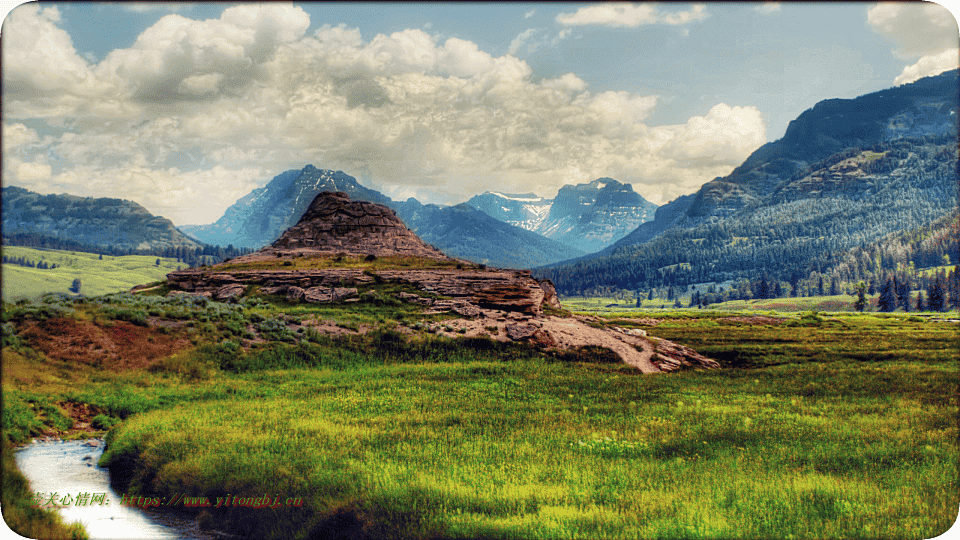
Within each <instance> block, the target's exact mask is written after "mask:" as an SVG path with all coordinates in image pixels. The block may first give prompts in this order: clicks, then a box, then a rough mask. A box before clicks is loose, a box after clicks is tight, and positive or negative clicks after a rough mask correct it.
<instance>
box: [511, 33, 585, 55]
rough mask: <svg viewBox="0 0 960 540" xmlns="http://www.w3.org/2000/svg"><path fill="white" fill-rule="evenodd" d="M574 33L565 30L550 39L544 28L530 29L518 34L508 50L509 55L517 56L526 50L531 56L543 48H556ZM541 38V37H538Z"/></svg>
mask: <svg viewBox="0 0 960 540" xmlns="http://www.w3.org/2000/svg"><path fill="white" fill-rule="evenodd" d="M572 32H573V30H572V29H571V28H564V29H562V30H560V31H559V32H557V34H556V35H554V36H553V37H550V36H549V35H548V34H546V33H545V32H544V29H543V28H528V29H526V30H524V31H523V32H520V33H519V34H517V37H515V38H513V41H511V42H510V46H509V47H508V48H507V54H517V53H519V52H520V51H521V49H524V48H525V52H526V54H531V53H533V52H535V51H537V50H538V49H540V48H542V47H548V46H549V47H556V46H557V44H558V43H560V42H561V41H562V40H564V39H566V38H567V37H569V36H570V34H571V33H572ZM538 36H539V37H538Z"/></svg>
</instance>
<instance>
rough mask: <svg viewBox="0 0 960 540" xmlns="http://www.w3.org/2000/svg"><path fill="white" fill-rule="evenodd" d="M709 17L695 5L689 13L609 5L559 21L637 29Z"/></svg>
mask: <svg viewBox="0 0 960 540" xmlns="http://www.w3.org/2000/svg"><path fill="white" fill-rule="evenodd" d="M707 17H709V14H708V13H707V11H706V7H705V6H704V5H703V4H695V5H694V6H692V7H691V8H690V9H689V10H687V11H677V12H667V13H664V12H661V11H660V10H659V9H658V6H657V5H656V4H652V3H642V4H629V3H607V4H596V5H593V6H587V7H583V8H580V9H578V10H577V11H576V12H574V13H560V14H559V15H557V17H556V21H557V22H558V23H560V24H563V25H568V26H582V25H588V24H599V25H603V26H615V27H627V28H636V27H638V26H643V25H647V24H669V25H680V24H686V23H689V22H695V21H700V20H703V19H705V18H707Z"/></svg>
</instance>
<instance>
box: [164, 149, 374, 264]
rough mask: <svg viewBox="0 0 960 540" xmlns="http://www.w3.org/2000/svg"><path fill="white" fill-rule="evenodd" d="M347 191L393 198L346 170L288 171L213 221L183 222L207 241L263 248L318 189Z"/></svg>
mask: <svg viewBox="0 0 960 540" xmlns="http://www.w3.org/2000/svg"><path fill="white" fill-rule="evenodd" d="M327 191H334V192H344V193H347V194H348V195H349V196H350V198H352V199H357V200H362V201H368V202H374V203H378V204H387V203H389V202H390V199H388V198H387V197H385V196H383V195H382V194H381V193H379V192H377V191H374V190H372V189H367V188H365V187H363V186H361V185H360V184H359V183H357V180H356V179H355V178H353V177H352V176H350V175H347V174H345V173H344V172H343V171H330V170H322V169H317V168H316V167H314V166H313V165H307V166H306V167H304V168H303V169H302V170H291V171H286V172H284V173H282V174H280V175H278V176H276V177H275V178H274V179H273V180H271V181H270V182H269V183H268V184H267V185H266V186H264V187H262V188H259V189H255V190H253V191H251V192H250V193H248V194H247V195H245V196H244V197H242V198H241V199H239V200H238V201H237V202H236V203H234V204H233V205H232V206H231V207H230V208H228V209H227V211H226V212H224V214H223V216H222V217H221V218H220V219H218V220H217V221H216V222H214V223H212V224H210V225H184V226H183V227H181V229H183V231H184V232H186V233H187V234H190V235H192V236H194V237H196V238H198V239H200V240H202V241H204V242H208V243H210V244H217V245H221V246H222V245H227V244H233V245H234V246H235V247H247V248H260V247H262V246H264V245H266V244H269V243H271V242H273V241H274V240H276V239H277V238H278V237H279V236H280V234H281V233H283V231H285V230H287V229H288V228H289V227H291V226H292V225H294V224H296V222H297V219H299V217H300V216H301V215H303V213H304V212H305V211H306V209H307V207H308V206H309V205H310V203H311V202H312V201H313V199H314V197H316V196H317V194H318V193H321V192H327Z"/></svg>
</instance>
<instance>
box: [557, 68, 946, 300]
mask: <svg viewBox="0 0 960 540" xmlns="http://www.w3.org/2000/svg"><path fill="white" fill-rule="evenodd" d="M957 109H958V73H957V71H952V72H947V73H944V74H941V75H938V76H936V77H928V78H926V79H921V80H919V81H917V82H915V83H912V84H908V85H904V86H900V87H897V88H892V89H888V90H883V91H881V92H876V93H873V94H868V95H865V96H861V97H858V98H855V99H844V100H839V99H835V100H827V101H824V102H821V103H818V104H817V105H816V106H814V107H813V108H812V109H809V110H807V111H805V112H804V113H802V114H801V115H800V116H799V117H798V118H797V119H796V120H794V121H793V122H791V123H790V125H789V127H788V129H787V131H786V134H785V135H784V137H783V138H782V139H780V140H778V141H775V142H772V143H768V144H766V145H764V146H762V147H761V148H759V149H758V150H757V151H755V152H754V153H753V154H752V155H751V156H750V157H748V158H747V160H746V161H744V163H743V164H742V165H740V166H739V167H737V169H735V170H734V171H733V172H732V173H731V174H729V175H728V176H726V177H723V178H717V179H714V180H713V181H711V182H708V183H706V184H705V185H704V186H702V187H701V188H700V189H699V190H698V191H697V192H696V193H693V194H691V195H689V196H685V197H681V198H678V199H677V200H675V201H673V202H671V203H668V204H667V205H664V206H663V207H661V208H659V209H658V211H657V213H656V215H655V217H654V220H653V221H651V222H647V223H644V224H642V225H640V226H639V227H638V228H637V229H636V230H634V231H633V232H631V233H630V234H628V235H626V236H625V237H624V238H622V239H621V240H619V241H618V242H616V243H615V244H614V245H613V246H611V247H609V248H607V249H605V250H603V251H601V252H599V253H596V254H594V255H590V256H587V257H584V258H582V259H580V260H578V261H568V262H565V263H557V264H555V265H553V268H549V269H544V270H543V271H542V272H541V275H542V277H548V278H550V279H552V280H554V282H555V283H556V285H557V290H558V291H559V292H563V293H567V294H573V293H579V292H584V291H588V290H592V289H594V288H597V287H611V286H612V287H619V288H626V289H632V288H636V287H646V286H650V285H659V284H674V283H676V284H687V283H696V282H706V281H721V280H724V279H731V278H737V277H747V278H753V277H756V276H757V275H760V274H764V273H766V274H769V275H771V276H774V277H776V276H780V277H783V276H785V275H786V276H787V277H789V275H790V274H792V273H795V272H808V271H809V270H810V269H809V264H810V261H812V260H814V259H817V260H819V257H820V256H821V255H823V254H824V253H828V252H833V251H842V250H848V249H852V248H854V247H857V246H861V245H865V244H866V243H869V242H872V241H876V240H878V239H879V238H881V237H883V236H885V235H887V234H890V233H892V232H895V231H899V230H903V229H907V228H914V227H921V226H923V225H925V224H928V223H930V222H932V221H933V220H935V219H938V218H940V217H942V216H944V215H946V214H947V213H949V212H950V211H951V210H953V209H954V208H956V206H957V203H958V194H957V190H958V175H957V163H958V156H957V127H958V126H957ZM815 269H816V268H814V270H815Z"/></svg>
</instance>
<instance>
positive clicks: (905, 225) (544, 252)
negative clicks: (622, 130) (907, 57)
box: [3, 70, 960, 294]
mask: <svg viewBox="0 0 960 540" xmlns="http://www.w3.org/2000/svg"><path fill="white" fill-rule="evenodd" d="M958 88H960V85H958V71H956V70H954V71H950V72H946V73H943V74H941V75H938V76H935V77H928V78H925V79H921V80H919V81H916V82H914V83H911V84H907V85H903V86H899V87H896V88H891V89H887V90H883V91H880V92H875V93H872V94H867V95H864V96H860V97H858V98H855V99H831V100H826V101H823V102H820V103H818V104H816V105H815V106H814V107H812V108H810V109H809V110H807V111H805V112H804V113H802V114H801V115H800V116H799V117H798V118H797V119H795V120H794V121H792V122H791V123H790V125H789V126H788V128H787V130H786V132H785V134H784V137H783V138H781V139H780V140H777V141H774V142H771V143H768V144H765V145H764V146H762V147H760V148H759V149H757V150H756V151H755V152H753V154H751V155H750V156H749V157H748V158H747V159H746V160H745V161H744V162H743V164H741V165H740V166H739V167H737V168H736V169H735V170H733V171H732V172H731V173H730V174H729V175H727V176H725V177H719V178H716V179H714V180H712V181H710V182H707V183H706V184H704V185H703V186H702V187H701V188H700V189H699V190H697V191H696V192H695V193H691V194H689V195H684V196H681V197H678V198H677V199H675V200H673V201H671V202H669V203H667V204H665V205H663V206H661V207H659V208H658V207H656V206H655V205H653V204H651V203H649V202H648V201H646V200H644V199H643V198H642V197H641V196H640V195H639V194H637V193H635V192H634V191H633V188H632V186H630V185H629V184H623V183H620V182H618V181H616V180H614V179H611V178H599V179H597V180H594V181H592V182H590V183H587V184H580V185H575V186H571V185H567V186H564V187H563V188H561V189H560V190H559V192H558V193H557V196H556V197H555V198H553V199H547V198H543V197H539V196H537V195H535V194H529V193H528V194H508V193H502V192H486V193H483V194H481V195H477V196H474V197H472V198H470V199H469V200H467V201H466V202H465V203H463V204H459V205H455V206H450V207H444V206H438V205H432V204H427V205H424V204H421V203H420V202H419V201H417V200H416V199H408V200H407V201H403V202H397V201H393V200H391V199H390V198H389V197H386V196H385V195H383V194H381V193H379V192H377V191H375V190H372V189H369V188H366V187H364V186H362V185H360V184H359V183H358V182H357V181H356V179H355V178H353V177H351V176H349V175H348V174H346V173H344V172H342V171H331V170H323V169H318V168H316V167H314V166H312V165H307V166H306V167H304V168H303V169H294V170H290V171H286V172H284V173H281V174H279V175H278V176H276V177H275V178H273V179H272V180H271V181H270V182H268V183H267V184H266V185H265V186H264V187H262V188H259V189H255V190H253V191H252V192H251V193H249V194H248V195H246V196H244V197H242V198H241V199H239V200H238V201H237V202H236V203H235V204H234V205H232V206H231V207H230V208H228V209H227V210H226V212H225V213H224V214H223V216H222V217H221V218H220V219H218V220H217V221H216V222H214V223H212V224H209V225H186V226H182V227H181V228H180V229H181V230H182V231H183V233H186V235H184V234H183V233H181V232H180V231H178V230H177V228H175V227H174V226H173V224H172V223H171V222H170V221H169V220H167V219H165V218H162V217H158V216H152V215H150V213H149V212H147V211H146V210H145V209H144V208H143V207H141V206H140V205H137V204H136V203H132V202H130V201H122V200H120V199H91V198H82V197H74V196H70V195H39V194H36V193H33V192H30V191H27V190H25V189H22V188H15V187H7V188H4V190H3V227H4V239H5V242H8V241H9V239H10V238H11V237H12V236H11V235H13V234H34V235H49V236H58V237H61V238H65V239H68V240H69V241H74V242H77V243H79V244H82V245H84V246H87V245H89V246H104V245H111V246H120V247H124V246H126V247H127V249H145V248H146V249H150V248H155V249H170V248H176V247H179V246H184V247H188V248H195V247H197V246H199V245H201V242H207V243H209V244H217V245H220V246H224V245H227V244H232V246H233V247H234V248H259V247H261V246H264V245H267V244H269V243H271V242H272V241H274V240H275V239H276V238H278V237H279V236H280V235H281V234H282V232H283V231H284V230H286V229H287V228H288V227H290V226H292V225H293V224H294V223H296V221H297V219H298V218H299V216H300V215H302V213H303V212H304V210H305V209H306V208H307V206H308V205H309V204H310V202H311V201H312V200H313V199H314V197H315V196H316V195H317V194H318V193H320V192H325V191H334V192H337V191H341V192H346V193H347V194H348V195H349V196H350V197H351V198H352V199H356V200H362V201H368V202H374V203H378V204H384V205H387V206H389V207H390V208H392V209H393V210H394V211H395V212H396V213H397V215H398V216H399V217H400V218H401V219H402V220H403V221H404V222H405V223H406V224H407V226H409V227H410V228H411V229H412V230H413V231H414V232H416V233H417V234H418V235H420V236H421V237H422V238H423V239H424V240H426V241H427V242H430V243H432V244H433V245H434V246H435V247H437V248H439V249H441V250H443V251H445V252H446V253H448V254H449V255H451V256H454V257H459V258H463V259H468V260H472V261H475V262H482V263H486V264H489V265H492V266H500V267H508V268H530V267H535V266H540V268H539V269H538V270H537V273H538V275H539V276H540V277H545V278H550V279H552V280H553V281H554V283H555V284H556V286H557V290H558V291H559V292H561V293H566V294H577V293H584V292H588V291H591V290H594V289H596V288H598V287H615V288H621V289H636V288H639V287H645V286H659V285H662V284H667V283H671V284H674V283H675V284H683V283H697V282H706V281H720V280H725V279H732V278H739V277H755V276H756V275H759V274H765V275H771V276H772V277H776V276H781V277H782V276H783V275H784V274H785V273H791V274H795V273H797V272H806V271H810V269H811V267H810V264H811V263H810V261H814V260H816V261H818V263H817V264H820V261H823V260H824V258H825V257H826V258H829V257H830V256H831V255H829V254H830V253H833V252H839V251H843V250H849V249H852V248H855V247H857V246H862V245H865V244H866V243H869V242H872V241H876V240H877V239H879V238H881V237H883V236H885V235H888V234H890V233H892V232H896V231H900V230H905V229H909V228H915V227H921V226H924V225H926V224H929V223H931V222H932V221H934V220H936V219H938V218H941V217H942V216H944V215H946V214H947V213H949V212H950V211H951V210H953V209H955V208H956V207H957V203H958V193H957V192H958V171H957V164H958V155H957V130H958V125H957V114H958V110H957V109H958V101H960V99H958ZM187 235H189V237H188V236H187ZM190 237H192V238H190ZM206 247H207V248H209V247H210V246H206Z"/></svg>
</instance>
